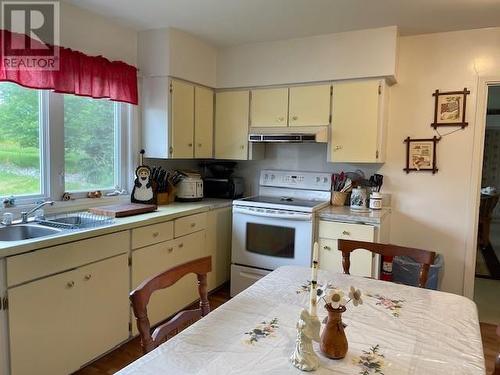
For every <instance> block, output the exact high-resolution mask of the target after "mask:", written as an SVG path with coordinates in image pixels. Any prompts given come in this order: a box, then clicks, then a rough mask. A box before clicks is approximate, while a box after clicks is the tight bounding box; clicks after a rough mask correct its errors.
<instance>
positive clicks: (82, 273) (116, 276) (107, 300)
mask: <svg viewBox="0 0 500 375" xmlns="http://www.w3.org/2000/svg"><path fill="white" fill-rule="evenodd" d="M129 280H130V276H129V267H128V254H123V255H120V256H117V257H114V258H111V259H108V260H103V261H101V262H97V263H94V264H90V265H88V266H85V267H82V268H81V269H80V270H79V272H78V275H77V280H76V281H75V282H77V283H79V285H81V286H82V288H81V290H80V315H79V316H80V326H81V327H82V328H83V332H80V338H79V339H77V344H78V351H79V353H80V355H81V359H82V363H86V362H88V361H90V360H92V359H94V358H96V357H97V356H99V355H101V354H102V353H105V352H106V351H108V350H109V349H111V348H113V347H114V346H115V345H117V344H118V343H120V342H122V341H124V340H126V339H127V338H128V336H129V329H128V327H129V325H128V324H129V321H130V315H129V306H130V303H129V299H128V294H129V287H128V286H129Z"/></svg>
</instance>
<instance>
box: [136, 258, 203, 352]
mask: <svg viewBox="0 0 500 375" xmlns="http://www.w3.org/2000/svg"><path fill="white" fill-rule="evenodd" d="M210 271H212V257H205V258H199V259H195V260H192V261H190V262H187V263H184V264H181V265H178V266H177V267H173V268H170V269H168V270H166V271H164V272H162V273H160V274H158V275H156V276H153V277H151V278H149V279H147V280H145V281H143V282H142V284H141V285H139V286H138V287H137V288H136V289H135V290H134V291H132V293H130V301H131V302H132V309H133V311H134V315H135V319H136V322H137V328H138V329H139V334H140V337H141V346H142V350H143V352H144V353H148V352H150V351H151V350H153V349H155V348H156V347H157V346H159V345H160V344H161V343H163V342H164V341H165V339H166V338H167V337H168V335H169V334H171V333H172V332H173V331H176V330H177V331H178V330H179V328H181V327H182V326H183V325H185V324H186V323H188V322H192V321H195V320H198V319H199V318H201V317H203V316H205V315H207V314H208V313H209V312H210V305H209V303H208V297H207V273H208V272H210ZM190 273H194V274H196V275H197V277H198V292H199V294H200V308H199V309H195V310H185V311H181V312H179V313H178V314H177V315H175V316H174V317H173V318H172V319H170V320H169V321H168V322H166V323H164V324H162V325H160V326H158V327H157V328H156V329H155V330H154V331H153V333H152V334H151V325H150V322H149V319H148V313H147V305H148V303H149V299H150V298H151V295H152V294H153V292H155V291H157V290H160V289H165V288H168V287H170V286H172V285H174V284H175V283H176V282H177V281H179V280H180V279H181V278H182V277H184V276H186V275H187V274H190Z"/></svg>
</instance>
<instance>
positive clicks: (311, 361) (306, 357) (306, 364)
mask: <svg viewBox="0 0 500 375" xmlns="http://www.w3.org/2000/svg"><path fill="white" fill-rule="evenodd" d="M318 259H319V245H318V243H317V242H315V243H314V246H313V257H312V267H311V289H310V293H309V311H307V310H305V309H304V310H302V312H301V313H300V319H299V321H298V322H297V326H296V327H297V340H296V342H295V350H294V352H293V354H292V356H291V357H290V361H291V362H292V365H294V366H295V367H297V368H298V369H299V370H302V371H314V370H317V369H318V367H319V357H318V356H317V355H316V353H315V352H314V348H313V345H312V342H313V340H314V341H316V342H319V340H320V336H319V331H320V328H321V323H320V322H319V319H318V316H317V315H316V307H317V286H318V267H319V262H318Z"/></svg>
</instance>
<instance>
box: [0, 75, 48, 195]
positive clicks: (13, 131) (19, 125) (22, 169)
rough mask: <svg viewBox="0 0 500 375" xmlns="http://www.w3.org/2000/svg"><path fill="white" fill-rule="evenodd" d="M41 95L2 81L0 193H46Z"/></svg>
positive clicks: (35, 91) (0, 102) (0, 94)
mask: <svg viewBox="0 0 500 375" xmlns="http://www.w3.org/2000/svg"><path fill="white" fill-rule="evenodd" d="M42 100H43V99H42V95H41V93H40V92H39V91H37V90H31V89H27V88H24V87H21V86H19V85H16V84H14V83H10V82H5V83H1V84H0V197H8V196H11V195H14V196H19V197H35V196H42V195H43V194H44V183H43V182H44V181H43V178H42V176H43V166H44V165H43V161H44V160H43V142H42V140H43V127H42V121H41V120H42V117H41V115H40V112H41V111H40V108H41V102H42Z"/></svg>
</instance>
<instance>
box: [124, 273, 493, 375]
mask: <svg viewBox="0 0 500 375" xmlns="http://www.w3.org/2000/svg"><path fill="white" fill-rule="evenodd" d="M309 278H310V270H309V269H307V268H302V267H291V266H287V267H281V268H279V269H277V270H276V271H274V272H272V273H271V274H269V275H267V276H266V277H264V278H263V279H261V280H259V281H258V282H257V283H255V284H254V285H253V286H252V287H250V288H248V289H247V290H245V291H244V292H242V293H240V294H239V295H237V296H236V297H235V298H233V299H232V300H230V301H229V302H227V303H225V304H224V305H222V306H221V307H219V308H218V309H216V310H214V311H212V312H211V313H210V314H209V315H208V316H206V317H205V318H203V319H201V320H200V321H198V322H197V323H195V324H193V325H192V326H190V327H188V328H187V329H186V330H184V331H183V332H181V333H180V334H178V335H176V336H175V337H173V338H172V339H171V340H169V341H168V342H166V343H165V344H163V345H161V346H160V347H159V348H157V349H156V350H154V351H152V352H151V353H149V354H147V355H146V356H144V357H142V358H140V359H139V360H137V361H136V362H134V363H132V364H131V365H129V366H128V367H126V368H125V369H123V370H122V371H120V372H119V373H118V374H119V375H131V374H134V375H138V374H140V375H153V374H154V375H159V374H207V375H208V374H213V375H215V374H224V375H225V374H259V375H260V374H264V375H267V374H269V375H271V374H273V375H275V374H300V373H302V372H301V371H299V370H298V369H296V368H294V367H293V366H291V364H290V362H289V360H288V358H289V357H290V354H291V353H292V352H293V349H294V346H295V336H296V331H295V324H296V322H297V320H298V318H299V314H300V311H301V309H302V308H304V307H307V306H308V301H309V295H308V293H305V292H299V293H298V292H297V291H298V290H299V291H300V290H301V289H302V288H303V287H304V285H306V286H307V284H308V280H309ZM318 284H321V285H326V284H331V285H335V286H336V287H337V288H340V289H342V290H343V291H344V292H346V293H347V292H348V290H349V288H350V286H355V287H356V288H359V289H361V290H362V291H363V292H364V293H365V296H364V297H363V302H364V303H363V304H362V305H360V306H358V307H356V308H349V309H348V310H347V312H346V313H344V314H343V320H344V323H346V324H347V328H346V329H345V332H346V335H347V338H348V341H349V350H348V353H347V356H346V357H345V358H344V359H342V360H338V361H334V360H330V359H327V358H326V357H324V356H323V355H322V354H321V353H320V350H319V345H318V344H316V343H315V349H316V351H317V353H318V354H319V356H320V361H321V365H320V368H319V369H318V370H317V371H316V372H315V373H316V374H355V375H357V374H360V375H377V374H379V375H390V374H398V375H400V374H401V375H403V374H422V375H432V374H446V375H453V374H457V375H458V374H460V375H461V374H480V375H483V374H484V373H485V367H484V356H483V350H482V344H481V336H480V331H479V322H478V317H477V310H476V306H475V304H474V303H473V302H472V301H470V300H469V299H466V298H464V297H461V296H457V295H454V294H449V293H444V292H437V291H431V290H424V289H419V288H415V287H409V286H404V285H398V284H393V283H389V282H383V281H378V280H372V279H366V278H361V277H356V276H350V275H343V274H338V273H332V272H327V271H323V270H320V271H319V274H318ZM395 305H397V306H398V307H395ZM395 313H396V314H395ZM318 315H319V318H320V320H323V318H324V317H325V316H326V311H325V310H324V308H323V306H321V305H320V306H319V308H318Z"/></svg>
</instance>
